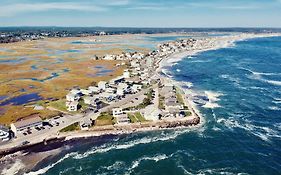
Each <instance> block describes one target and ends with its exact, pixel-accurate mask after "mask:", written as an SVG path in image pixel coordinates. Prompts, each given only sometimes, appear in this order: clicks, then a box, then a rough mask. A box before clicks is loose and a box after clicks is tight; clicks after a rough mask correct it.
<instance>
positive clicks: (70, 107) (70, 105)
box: [66, 101, 79, 112]
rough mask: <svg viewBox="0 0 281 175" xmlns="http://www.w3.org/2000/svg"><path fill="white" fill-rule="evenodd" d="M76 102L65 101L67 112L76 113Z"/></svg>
mask: <svg viewBox="0 0 281 175" xmlns="http://www.w3.org/2000/svg"><path fill="white" fill-rule="evenodd" d="M78 104H79V102H78V101H67V102H66V107H67V110H68V111H72V112H73V111H77V110H78Z"/></svg>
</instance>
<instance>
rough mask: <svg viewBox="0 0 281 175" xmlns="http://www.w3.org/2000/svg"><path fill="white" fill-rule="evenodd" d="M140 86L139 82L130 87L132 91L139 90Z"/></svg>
mask: <svg viewBox="0 0 281 175" xmlns="http://www.w3.org/2000/svg"><path fill="white" fill-rule="evenodd" d="M141 88H142V85H141V84H134V85H133V86H132V87H131V89H132V91H133V92H138V91H140V90H141Z"/></svg>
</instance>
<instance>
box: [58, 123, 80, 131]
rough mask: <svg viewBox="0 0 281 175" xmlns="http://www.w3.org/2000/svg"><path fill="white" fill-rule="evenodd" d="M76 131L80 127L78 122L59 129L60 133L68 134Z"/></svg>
mask: <svg viewBox="0 0 281 175" xmlns="http://www.w3.org/2000/svg"><path fill="white" fill-rule="evenodd" d="M77 130H80V126H79V123H78V122H76V123H73V124H72V125H69V126H67V127H65V128H63V129H61V130H60V132H69V131H77Z"/></svg>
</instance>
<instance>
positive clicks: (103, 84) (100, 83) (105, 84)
mask: <svg viewBox="0 0 281 175" xmlns="http://www.w3.org/2000/svg"><path fill="white" fill-rule="evenodd" d="M107 85H108V83H107V82H106V81H100V82H98V88H99V89H100V90H105V89H106V87H107Z"/></svg>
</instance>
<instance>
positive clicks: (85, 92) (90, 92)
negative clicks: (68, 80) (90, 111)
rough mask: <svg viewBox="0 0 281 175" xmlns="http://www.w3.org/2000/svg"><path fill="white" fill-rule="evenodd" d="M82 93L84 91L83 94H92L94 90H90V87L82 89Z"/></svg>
mask: <svg viewBox="0 0 281 175" xmlns="http://www.w3.org/2000/svg"><path fill="white" fill-rule="evenodd" d="M81 93H82V94H83V95H90V94H92V91H91V90H89V89H81Z"/></svg>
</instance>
